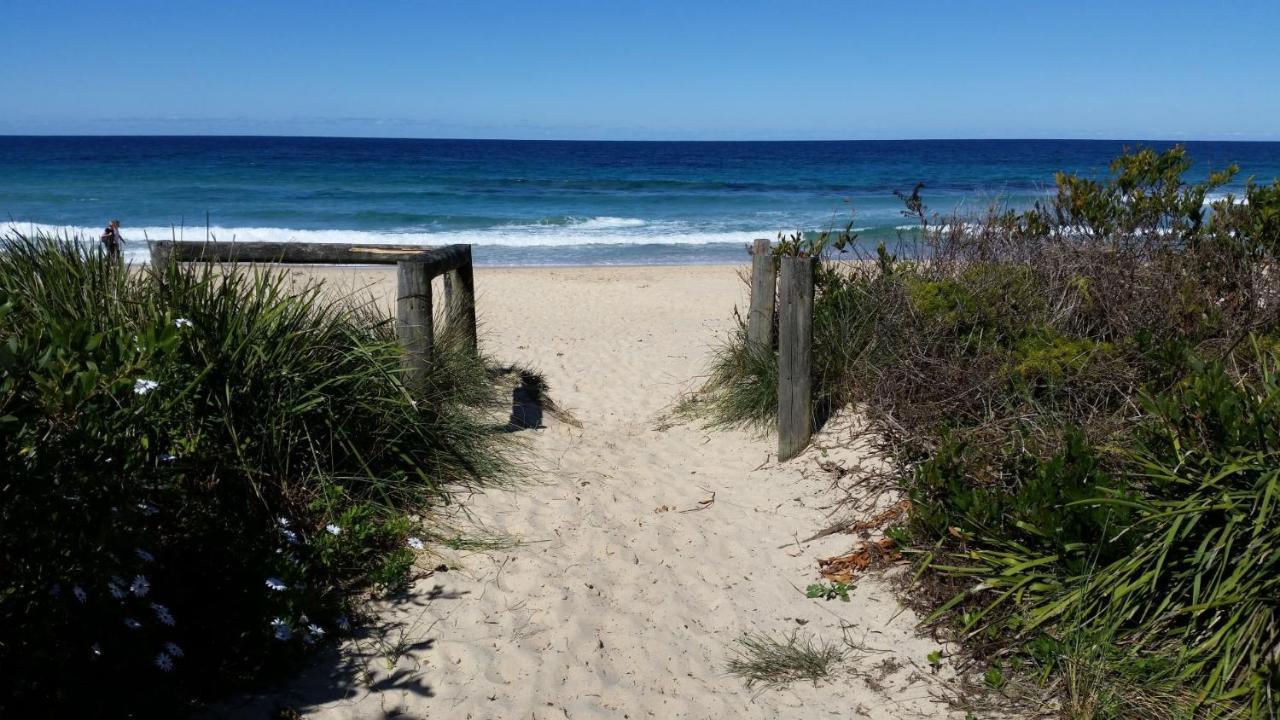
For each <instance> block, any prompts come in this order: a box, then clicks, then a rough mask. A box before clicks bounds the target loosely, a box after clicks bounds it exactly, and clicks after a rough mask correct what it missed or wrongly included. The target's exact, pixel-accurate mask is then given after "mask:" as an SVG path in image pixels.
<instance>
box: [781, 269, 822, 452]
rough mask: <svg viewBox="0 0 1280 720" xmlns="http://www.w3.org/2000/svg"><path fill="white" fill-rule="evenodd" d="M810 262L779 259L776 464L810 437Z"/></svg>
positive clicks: (811, 355)
mask: <svg viewBox="0 0 1280 720" xmlns="http://www.w3.org/2000/svg"><path fill="white" fill-rule="evenodd" d="M814 263H815V260H814V258H811V257H790V256H784V257H782V258H781V263H780V270H781V277H780V279H779V282H780V283H781V288H780V290H779V293H778V305H779V307H778V460H779V461H782V460H790V459H791V458H793V457H795V456H796V455H799V454H800V451H802V450H804V449H805V446H807V445H808V444H809V438H810V436H811V435H812V434H813V400H812V396H811V392H812V382H813V380H812V376H811V374H810V373H811V367H812V365H813V347H812V345H813V269H814Z"/></svg>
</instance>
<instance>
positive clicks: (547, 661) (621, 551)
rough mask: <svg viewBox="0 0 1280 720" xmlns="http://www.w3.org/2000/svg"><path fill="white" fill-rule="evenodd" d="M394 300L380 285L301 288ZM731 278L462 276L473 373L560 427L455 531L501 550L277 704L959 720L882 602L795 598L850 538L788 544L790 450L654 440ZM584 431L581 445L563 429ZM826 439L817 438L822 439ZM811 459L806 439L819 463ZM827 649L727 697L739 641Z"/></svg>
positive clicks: (826, 483) (803, 485) (456, 555)
mask: <svg viewBox="0 0 1280 720" xmlns="http://www.w3.org/2000/svg"><path fill="white" fill-rule="evenodd" d="M297 272H299V273H311V274H315V275H318V276H321V277H323V278H324V279H325V281H326V283H328V285H329V286H330V287H332V288H335V289H339V290H343V291H346V290H357V291H360V292H369V293H373V294H374V295H375V296H376V297H377V298H379V299H380V300H381V301H383V302H389V301H390V294H391V292H392V289H393V286H394V270H393V269H391V268H386V269H382V268H376V269H301V270H298V271H297ZM737 272H738V269H737V268H735V267H728V266H701V267H698V266H690V267H612V268H521V269H493V268H478V269H477V270H476V286H477V295H478V311H479V314H480V320H481V323H482V326H483V330H482V338H481V344H482V348H483V350H484V351H485V352H486V353H487V354H489V355H491V356H492V357H494V358H497V359H500V360H502V361H504V362H506V361H511V362H518V363H522V364H525V365H527V366H530V367H532V368H535V369H537V370H539V371H541V372H543V373H545V375H546V378H547V380H548V382H549V383H550V387H551V393H552V396H553V398H554V400H555V401H556V402H557V403H558V404H559V405H560V406H561V407H562V408H564V409H566V410H568V411H569V412H571V413H572V415H573V417H574V418H576V420H577V423H566V422H562V421H560V420H557V419H556V418H552V417H546V418H545V423H546V427H545V428H544V429H541V430H537V431H528V432H526V433H525V435H526V436H527V439H528V441H529V448H528V462H529V468H528V473H527V478H526V479H525V482H524V483H523V484H522V486H521V487H519V488H517V489H514V490H492V491H488V492H485V493H483V494H479V495H475V496H471V497H468V498H465V499H464V501H463V506H464V507H465V513H462V512H456V513H454V514H453V515H452V516H451V517H452V519H453V520H454V521H456V522H459V523H463V524H465V525H468V526H470V527H472V528H473V529H475V531H476V532H484V533H489V534H492V535H494V536H499V537H507V538H510V539H511V540H512V541H514V542H515V543H516V544H514V545H513V546H511V547H505V548H501V549H492V550H486V551H467V552H455V551H449V550H447V549H441V548H437V549H436V551H437V552H439V553H441V554H442V557H441V558H440V559H439V560H436V559H435V558H432V559H431V560H430V562H432V563H437V562H438V563H439V566H438V567H437V568H436V569H435V570H432V569H431V568H430V567H427V568H424V571H425V576H424V577H422V578H421V579H419V580H418V581H417V582H416V583H415V584H414V586H413V588H412V590H411V591H410V592H409V593H407V594H406V595H404V596H403V597H400V598H397V599H395V600H387V601H380V602H379V603H377V604H376V605H375V606H374V612H375V614H376V616H377V617H378V620H379V623H380V624H382V625H384V629H383V630H381V631H379V632H378V633H377V634H374V635H372V636H369V637H365V638H363V639H360V640H356V641H352V642H349V643H348V644H347V646H346V647H345V648H344V649H343V656H342V657H341V658H339V657H336V656H329V657H327V658H326V659H325V660H323V661H322V662H320V663H319V664H317V665H316V666H314V667H312V668H311V669H310V670H309V671H308V672H307V673H305V674H304V676H303V677H302V678H301V679H299V680H297V681H295V682H293V683H291V684H290V685H289V686H288V687H287V688H285V689H284V690H283V691H282V692H281V693H279V694H278V695H274V696H271V697H265V698H262V697H260V698H255V699H254V700H252V701H250V702H249V705H248V706H245V705H237V706H236V707H234V708H232V709H231V711H230V712H231V714H246V715H247V714H248V713H249V712H250V711H251V710H252V709H253V708H260V709H266V708H269V707H271V706H272V705H273V704H275V705H284V706H288V707H291V708H294V709H296V710H298V711H299V712H301V713H302V714H304V715H306V716H309V717H317V718H382V717H393V716H406V717H415V718H418V717H428V716H430V717H449V718H645V717H650V718H713V717H723V716H736V717H747V718H791V717H796V718H798V717H825V716H837V715H838V716H842V717H850V716H858V717H870V718H886V719H887V718H904V717H957V718H960V717H963V716H964V714H963V713H958V714H957V713H955V712H952V711H950V710H949V709H948V707H947V706H946V705H945V704H942V703H940V702H938V700H937V698H938V697H941V696H942V695H944V694H945V693H946V691H947V678H946V675H945V673H946V672H947V671H944V672H943V674H942V675H936V674H933V673H932V672H931V671H930V668H929V665H928V661H927V660H926V656H927V655H928V654H929V652H930V651H932V650H936V649H939V646H938V645H937V644H936V642H934V641H932V640H930V639H928V638H926V637H920V636H919V635H918V634H917V630H916V627H915V626H916V622H917V618H916V617H915V616H914V615H913V613H912V612H910V611H909V610H905V609H904V608H902V607H901V605H900V603H899V602H898V601H897V600H896V599H895V597H894V595H893V593H892V591H891V590H890V589H889V588H888V587H887V585H885V584H884V583H883V582H882V581H881V580H878V579H875V578H860V579H859V580H858V581H857V585H856V589H855V590H854V591H853V592H852V593H851V595H852V599H851V602H847V603H845V602H840V601H838V600H837V601H823V600H813V599H808V598H806V597H805V596H804V592H803V588H804V587H805V586H806V585H807V584H808V583H810V582H813V581H815V580H816V579H817V574H816V569H817V565H816V560H817V558H820V557H826V556H829V555H834V554H839V553H841V552H844V551H847V550H848V549H849V548H850V547H851V546H852V545H853V544H854V543H855V542H856V538H854V537H852V536H849V535H835V536H829V537H826V538H823V539H822V540H819V541H814V542H810V543H803V542H800V541H801V540H802V539H803V538H806V537H808V536H810V535H812V534H814V533H815V532H817V531H818V530H819V529H821V528H822V527H823V526H824V524H825V523H826V522H828V521H829V518H828V514H829V513H830V510H829V507H830V505H831V503H832V502H833V501H834V498H833V497H832V494H831V492H830V479H829V476H828V474H827V473H825V472H824V471H822V470H821V469H820V468H819V467H818V462H819V460H826V461H833V462H836V463H844V464H846V465H852V464H853V463H856V462H857V461H858V460H859V458H858V457H857V455H856V454H855V453H853V452H851V451H849V450H835V449H831V450H825V451H824V450H816V449H810V450H809V451H807V452H806V453H805V454H803V455H802V456H801V457H800V458H797V459H796V460H793V461H790V462H788V463H785V464H781V465H779V464H777V463H776V462H775V459H774V457H773V454H772V453H773V450H774V440H773V439H772V438H761V437H757V436H753V435H752V434H750V433H746V432H737V431H732V432H730V431H708V430H705V429H702V428H700V427H698V426H697V425H690V424H687V423H685V424H680V423H676V424H673V423H671V422H670V421H668V420H667V419H666V414H667V412H668V411H669V410H670V408H671V406H672V405H673V403H674V402H675V401H677V400H678V399H679V398H680V397H681V395H682V394H683V393H685V392H687V391H688V390H689V389H691V388H692V387H694V386H695V385H696V383H697V382H698V377H699V375H701V374H702V373H703V372H704V368H705V364H706V360H707V357H708V354H709V351H710V350H711V349H712V348H713V347H714V345H715V343H716V342H718V340H719V339H720V338H722V337H724V336H725V334H726V333H727V332H729V331H730V329H731V328H732V324H733V312H734V308H735V306H738V307H743V306H745V302H746V287H745V285H744V284H743V283H742V282H741V281H740V280H739V278H738V276H737ZM579 424H580V427H578V426H577V425H579ZM828 432H831V431H828ZM830 439H831V438H829V437H826V438H824V437H821V436H820V437H819V438H818V444H822V442H823V441H824V440H830ZM746 632H758V633H768V634H773V635H775V636H778V635H781V634H784V633H792V632H799V633H801V634H802V635H804V634H808V635H813V636H817V637H821V638H825V639H827V640H829V641H832V642H836V643H842V644H843V643H846V642H847V648H848V656H847V658H846V660H845V661H844V662H842V663H841V664H840V665H839V667H838V669H837V670H836V672H835V673H834V674H833V675H832V677H831V678H830V679H829V680H827V681H823V682H821V683H819V684H818V685H817V686H814V685H812V684H805V683H797V684H792V685H791V686H789V687H787V688H785V689H782V690H761V689H760V688H758V687H757V688H756V689H753V690H747V689H746V688H745V687H744V685H743V682H742V680H741V679H740V678H738V677H735V676H733V675H731V674H729V673H728V672H727V670H726V664H727V662H728V660H729V659H730V657H732V656H733V654H734V652H735V646H736V641H737V640H738V638H740V637H741V636H742V635H743V633H746Z"/></svg>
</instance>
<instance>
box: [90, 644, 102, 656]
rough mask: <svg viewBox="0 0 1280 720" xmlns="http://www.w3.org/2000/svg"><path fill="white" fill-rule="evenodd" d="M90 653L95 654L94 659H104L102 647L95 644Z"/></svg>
mask: <svg viewBox="0 0 1280 720" xmlns="http://www.w3.org/2000/svg"><path fill="white" fill-rule="evenodd" d="M89 652H91V653H93V656H94V657H102V646H101V645H99V644H98V643H94V644H92V645H90V646H89Z"/></svg>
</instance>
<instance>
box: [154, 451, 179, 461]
mask: <svg viewBox="0 0 1280 720" xmlns="http://www.w3.org/2000/svg"><path fill="white" fill-rule="evenodd" d="M156 459H157V460H159V461H160V462H165V463H169V462H173V461H174V460H177V459H178V456H177V455H170V454H169V453H165V454H163V455H161V456H160V457H158V458H156Z"/></svg>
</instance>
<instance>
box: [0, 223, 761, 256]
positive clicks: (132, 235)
mask: <svg viewBox="0 0 1280 720" xmlns="http://www.w3.org/2000/svg"><path fill="white" fill-rule="evenodd" d="M10 230H12V231H17V232H20V233H24V234H27V235H35V234H48V235H58V236H62V237H69V238H83V239H86V240H95V241H96V240H97V238H98V236H99V235H100V234H101V233H102V228H98V227H77V226H67V225H50V224H45V223H34V222H19V221H9V222H4V223H0V232H3V231H10ZM121 233H122V234H123V235H124V238H125V250H126V253H127V254H128V255H129V256H130V257H139V256H144V255H145V254H146V247H145V244H144V242H145V241H146V240H191V241H203V240H205V239H206V237H208V238H209V239H212V240H217V241H222V242H227V241H239V242H307V243H351V244H360V245H378V244H389V245H448V244H452V243H467V244H472V245H506V246H512V247H568V246H575V245H644V244H661V245H703V244H708V243H747V242H750V241H751V240H752V239H754V238H758V237H766V238H772V237H774V236H775V235H776V234H777V232H776V230H755V231H741V230H724V231H707V230H700V229H693V228H689V227H688V226H685V225H683V224H682V223H675V222H671V223H659V222H653V223H650V222H646V221H644V220H639V219H636V218H614V217H595V218H590V219H589V220H584V221H582V222H579V223H570V224H568V225H507V226H500V227H494V228H485V229H478V230H447V231H440V232H424V231H420V230H412V229H409V230H404V231H369V230H336V229H335V230H302V229H295V228H273V227H222V226H213V227H210V228H208V229H207V231H206V229H205V228H203V227H188V228H170V227H128V226H125V227H123V228H122V229H121Z"/></svg>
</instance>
